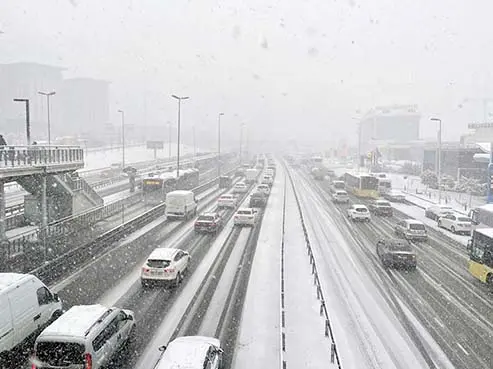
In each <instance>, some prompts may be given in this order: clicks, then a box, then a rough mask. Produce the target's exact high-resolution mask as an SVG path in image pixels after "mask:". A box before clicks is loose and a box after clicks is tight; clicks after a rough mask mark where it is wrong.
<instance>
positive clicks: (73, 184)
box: [59, 173, 104, 206]
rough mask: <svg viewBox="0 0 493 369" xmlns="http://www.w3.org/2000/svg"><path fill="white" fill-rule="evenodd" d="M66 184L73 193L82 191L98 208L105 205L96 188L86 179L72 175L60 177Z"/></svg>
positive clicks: (67, 174)
mask: <svg viewBox="0 0 493 369" xmlns="http://www.w3.org/2000/svg"><path fill="white" fill-rule="evenodd" d="M59 177H60V178H61V179H62V180H63V181H64V182H65V183H66V184H68V185H69V187H70V188H71V189H72V191H74V192H75V191H80V192H83V193H84V194H86V196H87V197H89V198H90V199H91V200H92V202H93V203H94V204H95V205H96V206H97V205H103V203H104V201H103V199H102V198H101V196H100V195H99V194H98V193H97V192H96V191H95V190H94V188H92V187H91V185H90V184H89V183H87V182H86V180H85V179H83V178H81V177H74V176H73V175H71V174H70V173H65V174H63V175H60V176H59Z"/></svg>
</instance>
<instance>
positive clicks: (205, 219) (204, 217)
mask: <svg viewBox="0 0 493 369" xmlns="http://www.w3.org/2000/svg"><path fill="white" fill-rule="evenodd" d="M197 220H198V221H200V220H203V221H209V222H212V221H213V220H214V216H212V215H200V216H199V217H198V218H197Z"/></svg>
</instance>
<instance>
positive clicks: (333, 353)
mask: <svg viewBox="0 0 493 369" xmlns="http://www.w3.org/2000/svg"><path fill="white" fill-rule="evenodd" d="M283 164H284V168H285V170H286V172H287V173H288V177H289V180H290V182H291V186H293V190H294V197H295V199H296V205H297V208H298V211H299V213H300V220H301V227H302V229H303V234H304V236H305V244H306V250H307V253H308V257H309V258H310V265H311V267H312V275H313V284H314V285H315V287H316V289H317V298H318V299H319V300H320V315H323V316H324V318H325V321H324V330H325V337H329V339H330V342H331V344H330V362H331V363H335V364H336V365H337V367H338V368H339V369H342V366H341V362H340V359H339V354H338V352H337V345H336V342H335V338H334V332H333V330H332V324H331V322H330V318H329V313H328V311H327V306H326V304H325V297H324V294H323V291H322V287H321V284H320V278H319V277H318V269H317V263H316V261H315V257H314V256H313V250H312V246H311V243H310V238H309V237H308V231H307V228H306V224H305V218H304V217H303V210H302V209H301V203H300V200H299V198H298V193H297V192H296V190H295V186H294V180H293V178H292V176H291V172H290V171H289V169H288V167H287V165H286V164H285V163H283Z"/></svg>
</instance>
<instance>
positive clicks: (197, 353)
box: [156, 337, 209, 369]
mask: <svg viewBox="0 0 493 369" xmlns="http://www.w3.org/2000/svg"><path fill="white" fill-rule="evenodd" d="M188 338H192V337H180V338H178V339H176V340H174V341H173V342H171V343H170V344H169V345H168V347H167V348H166V350H165V351H164V354H163V356H162V357H161V360H160V361H159V364H158V365H157V366H156V369H175V368H202V367H203V365H204V359H205V357H206V355H207V351H208V349H209V343H208V342H207V341H205V340H194V339H191V340H188Z"/></svg>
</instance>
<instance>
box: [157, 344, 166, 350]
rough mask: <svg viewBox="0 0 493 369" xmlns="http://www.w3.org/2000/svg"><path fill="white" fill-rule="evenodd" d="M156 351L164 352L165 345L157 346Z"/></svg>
mask: <svg viewBox="0 0 493 369" xmlns="http://www.w3.org/2000/svg"><path fill="white" fill-rule="evenodd" d="M158 350H159V351H161V352H164V351H166V345H162V346H159V348H158Z"/></svg>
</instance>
